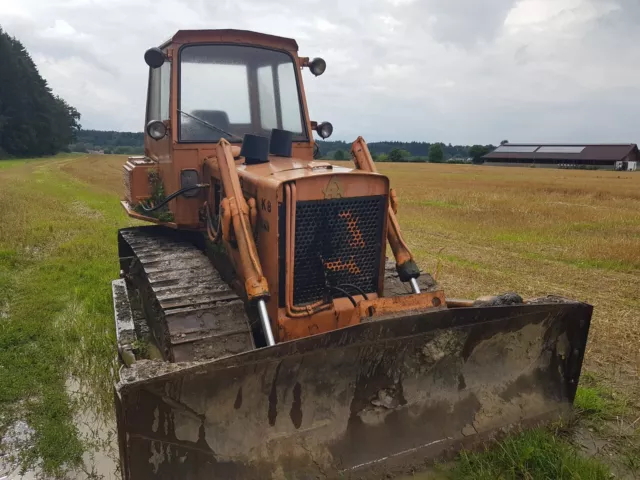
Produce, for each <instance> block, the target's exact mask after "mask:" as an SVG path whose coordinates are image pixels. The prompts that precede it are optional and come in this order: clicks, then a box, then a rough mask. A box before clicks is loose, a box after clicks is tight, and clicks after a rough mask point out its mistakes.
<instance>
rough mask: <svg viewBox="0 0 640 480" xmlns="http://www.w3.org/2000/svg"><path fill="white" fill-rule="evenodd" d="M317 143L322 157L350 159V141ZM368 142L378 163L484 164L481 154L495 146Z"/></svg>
mask: <svg viewBox="0 0 640 480" xmlns="http://www.w3.org/2000/svg"><path fill="white" fill-rule="evenodd" d="M505 142H506V140H503V141H502V142H501V143H505ZM318 144H319V146H320V155H321V158H324V159H329V160H348V159H349V158H350V153H349V152H350V150H351V143H348V142H343V141H318ZM367 145H368V146H369V151H370V152H371V156H372V157H373V159H374V160H375V161H376V162H429V163H444V162H447V163H482V162H483V160H482V157H483V156H484V155H486V154H487V153H489V152H491V151H492V150H493V149H495V148H496V147H495V146H493V145H451V144H448V145H446V144H444V143H440V142H436V143H429V142H371V143H368V144H367Z"/></svg>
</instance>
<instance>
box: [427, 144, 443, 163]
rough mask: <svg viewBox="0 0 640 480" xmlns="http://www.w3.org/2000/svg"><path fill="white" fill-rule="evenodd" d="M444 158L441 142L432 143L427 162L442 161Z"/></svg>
mask: <svg viewBox="0 0 640 480" xmlns="http://www.w3.org/2000/svg"><path fill="white" fill-rule="evenodd" d="M443 160H444V150H443V149H442V144H441V143H434V144H433V145H431V148H430V149H429V163H442V162H443Z"/></svg>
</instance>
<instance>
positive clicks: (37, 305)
mask: <svg viewBox="0 0 640 480" xmlns="http://www.w3.org/2000/svg"><path fill="white" fill-rule="evenodd" d="M22 162H23V163H25V161H22ZM54 165H55V164H53V163H52V164H51V166H50V167H49V166H44V167H43V166H40V167H38V168H37V169H35V170H32V169H29V170H26V171H23V169H11V170H6V171H5V174H3V175H5V177H4V178H0V180H1V181H2V189H1V191H0V204H2V205H3V207H4V208H3V210H2V211H1V212H0V224H1V225H2V230H0V286H1V287H3V288H1V289H0V291H1V292H2V293H0V308H2V309H3V312H4V315H5V317H6V318H4V319H3V320H2V327H1V329H0V366H1V367H2V388H0V419H1V422H2V424H1V425H0V431H2V430H4V429H5V428H7V426H8V425H9V424H10V423H11V422H12V421H13V420H15V419H18V418H24V419H26V421H27V422H28V424H29V425H30V426H31V427H32V428H33V429H34V431H35V434H34V438H33V444H32V446H31V447H30V448H29V449H27V450H26V451H24V452H22V458H21V460H22V462H23V465H24V466H25V467H31V466H33V465H34V464H39V465H40V467H41V468H42V470H43V472H44V473H45V474H46V475H47V476H48V477H62V476H63V475H64V473H65V471H66V469H68V468H73V467H77V466H79V465H80V464H81V462H82V454H83V451H84V449H85V447H86V445H85V444H84V442H83V439H82V438H81V436H80V434H79V432H78V429H77V427H76V425H75V424H74V422H73V415H74V408H75V403H74V402H76V401H78V400H79V399H70V397H69V395H68V392H67V388H66V383H67V381H68V380H69V378H70V377H73V378H75V379H77V380H78V381H80V383H81V384H82V385H84V386H86V387H87V388H88V389H90V391H92V392H93V393H94V395H90V396H87V398H88V399H90V401H91V402H92V405H91V407H92V409H94V410H95V411H97V412H98V413H100V412H111V409H112V405H111V404H112V399H111V398H110V385H111V384H112V381H113V377H112V372H113V369H112V361H113V359H114V358H115V350H114V342H115V335H114V332H113V325H112V324H113V319H112V306H111V295H110V281H111V279H113V278H116V277H117V273H118V266H117V248H116V241H115V231H116V229H117V227H118V226H125V225H126V224H128V220H127V219H126V217H124V216H123V215H122V213H121V212H120V211H119V205H118V202H117V197H116V196H115V195H110V194H104V193H99V192H96V191H95V190H93V189H91V188H90V187H88V186H87V185H84V184H82V183H81V182H78V181H75V180H73V179H71V178H69V177H67V176H66V175H64V174H62V173H60V172H59V171H58V170H57V169H56V168H54ZM6 175H10V177H8V178H7V177H6ZM96 212H99V213H96ZM84 400H86V399H83V401H84Z"/></svg>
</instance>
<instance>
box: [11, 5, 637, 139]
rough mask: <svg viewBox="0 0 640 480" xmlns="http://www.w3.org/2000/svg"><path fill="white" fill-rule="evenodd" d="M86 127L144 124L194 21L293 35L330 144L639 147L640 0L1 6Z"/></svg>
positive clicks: (17, 34) (134, 128)
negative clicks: (321, 66)
mask: <svg viewBox="0 0 640 480" xmlns="http://www.w3.org/2000/svg"><path fill="white" fill-rule="evenodd" d="M0 25H1V26H2V28H3V29H4V30H6V31H7V32H8V33H9V34H11V35H13V36H15V37H17V38H18V39H19V40H21V41H22V42H23V43H24V44H25V46H26V47H27V49H28V50H29V51H30V53H31V55H32V57H33V59H34V61H35V62H36V64H37V65H38V67H39V69H40V72H41V74H42V75H43V76H44V77H45V78H46V79H47V80H48V82H49V84H50V86H51V87H52V88H53V90H54V92H55V93H57V94H59V95H61V96H62V97H64V98H65V99H66V100H67V101H68V102H69V103H71V104H72V105H74V106H75V107H76V108H78V110H79V111H80V112H81V113H82V125H83V127H85V128H96V129H110V130H127V131H141V130H142V128H143V123H144V104H145V90H146V84H147V78H146V77H147V67H146V65H145V63H144V60H143V54H144V51H145V50H146V49H147V48H148V47H150V46H154V45H158V44H160V43H161V42H162V41H164V40H165V39H166V38H168V37H170V36H171V35H172V34H173V33H174V32H175V31H176V30H178V29H185V28H197V29H200V28H212V29H215V28H237V29H248V30H256V31H262V32H265V33H271V34H274V35H281V36H285V37H292V38H295V39H297V41H298V44H299V46H300V55H302V56H311V57H314V56H321V57H323V58H324V59H325V60H326V61H327V65H328V66H327V71H326V73H325V74H324V75H323V76H321V77H317V78H315V77H313V76H312V75H311V74H310V73H309V72H308V71H305V74H304V80H305V88H306V90H307V95H308V100H309V108H310V112H311V117H312V119H313V120H318V121H322V120H329V121H331V122H332V123H333V125H334V136H333V137H332V139H338V140H353V139H355V137H356V136H358V135H363V136H364V137H365V139H368V140H369V141H374V140H420V141H431V142H434V141H443V142H446V143H449V142H451V143H454V144H456V143H461V144H472V143H494V144H495V143H498V142H500V140H503V139H509V140H510V141H511V142H517V141H521V142H525V141H540V142H574V143H576V142H577V143H579V142H638V141H640V138H639V137H640V135H638V128H637V123H638V122H637V119H638V114H639V112H640V108H639V107H640V48H639V47H638V45H640V29H639V28H638V26H639V25H640V0H282V1H268V0H0Z"/></svg>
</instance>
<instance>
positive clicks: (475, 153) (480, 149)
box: [469, 145, 491, 164]
mask: <svg viewBox="0 0 640 480" xmlns="http://www.w3.org/2000/svg"><path fill="white" fill-rule="evenodd" d="M490 151H491V148H490V147H489V146H488V145H473V146H472V147H471V148H470V149H469V156H470V157H471V159H472V161H473V163H475V164H480V163H484V160H483V158H482V157H484V156H485V155H486V154H487V153H489V152H490Z"/></svg>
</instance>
